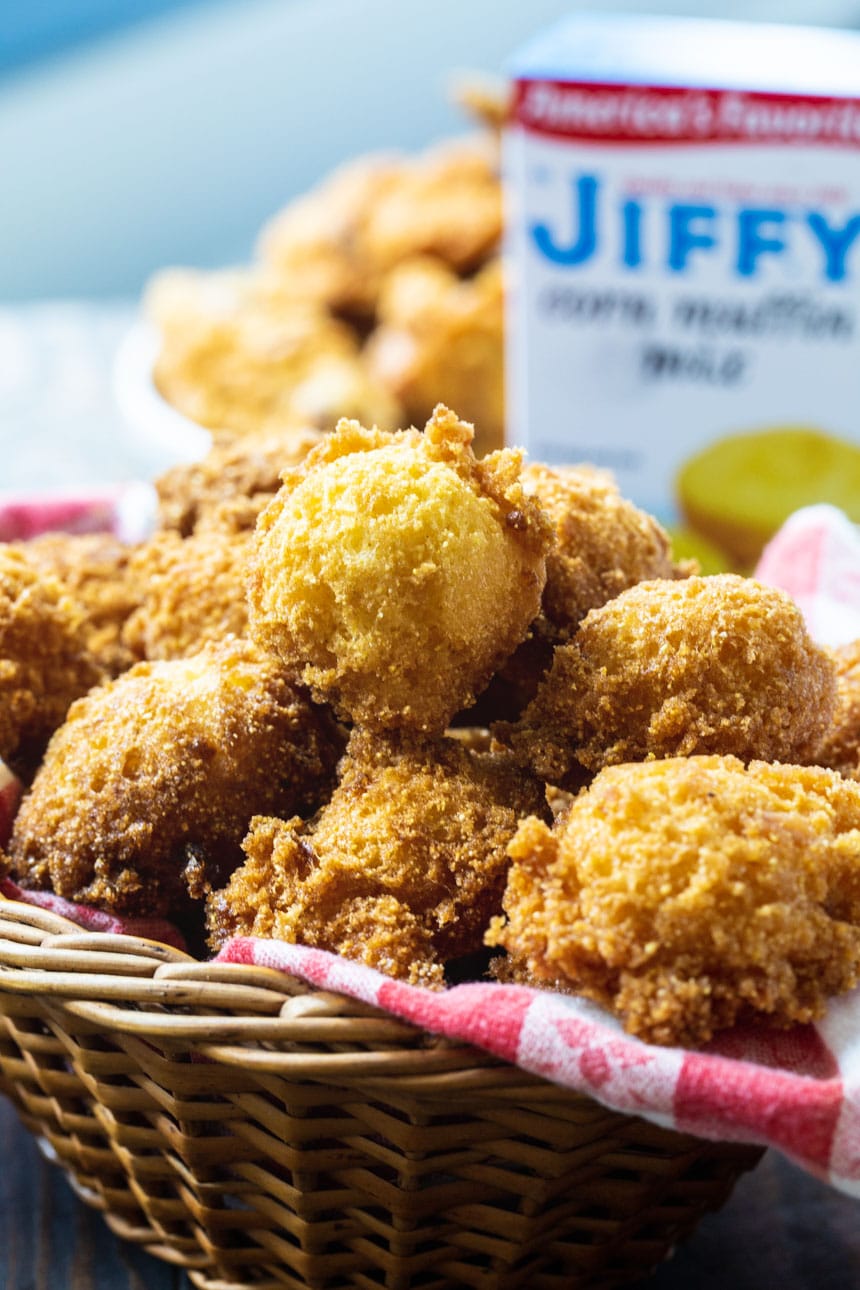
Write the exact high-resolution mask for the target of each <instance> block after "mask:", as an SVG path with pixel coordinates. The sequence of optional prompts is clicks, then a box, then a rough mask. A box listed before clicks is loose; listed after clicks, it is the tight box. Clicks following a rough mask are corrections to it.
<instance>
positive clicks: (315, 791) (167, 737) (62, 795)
mask: <svg viewBox="0 0 860 1290" xmlns="http://www.w3.org/2000/svg"><path fill="white" fill-rule="evenodd" d="M339 748H340V744H339V742H338V738H337V736H336V734H335V732H334V729H333V727H332V725H331V724H330V723H329V721H328V719H327V718H326V717H325V715H324V714H322V713H319V712H317V711H316V710H314V709H313V708H312V707H311V705H310V704H309V703H308V702H307V701H306V699H304V698H303V697H302V696H301V694H299V693H298V692H297V691H296V690H295V689H294V688H293V687H292V686H291V685H290V684H289V682H288V681H287V680H285V678H284V677H283V675H282V673H281V671H280V669H279V668H278V667H277V666H275V665H274V663H273V661H272V660H271V659H266V658H264V657H261V656H260V655H259V654H258V652H257V651H256V650H255V649H254V648H253V647H252V646H251V645H250V644H249V643H248V642H244V641H238V640H229V639H228V640H226V641H222V642H220V643H218V644H216V645H212V646H210V647H208V648H206V649H204V650H202V651H201V652H200V653H199V654H197V655H195V656H194V657H193V658H188V659H177V660H171V661H168V662H159V663H139V664H137V665H136V666H135V667H133V668H132V669H131V670H130V671H128V672H125V673H124V674H123V675H122V676H121V677H119V678H118V679H117V680H115V681H112V682H110V684H108V685H105V686H103V687H100V688H97V689H95V690H93V691H92V692H91V693H90V694H89V695H87V697H86V698H84V699H81V700H79V701H78V702H77V703H76V704H74V705H73V706H72V708H71V710H70V712H69V715H68V718H67V720H66V722H65V724H64V725H63V726H61V727H60V729H59V730H57V732H56V734H55V735H54V737H53V739H52V741H51V743H50V745H49V748H48V751H47V753H46V755H45V760H44V762H43V764H42V766H41V768H40V770H39V772H38V774H37V775H36V778H35V780H34V782H33V786H32V788H31V790H30V792H29V793H28V794H27V795H26V796H25V797H24V800H23V802H22V804H21V808H20V810H19V812H18V815H17V818H16V820H15V824H14V828H13V832H12V838H11V841H10V844H9V854H10V856H11V858H12V861H13V863H14V866H15V873H16V875H17V877H18V878H19V879H20V881H21V882H22V884H23V885H24V886H29V887H37V888H41V889H44V888H50V889H52V890H53V891H55V892H57V894H59V895H61V896H65V897H67V898H68V899H70V900H76V901H83V902H85V903H89V904H94V905H100V906H102V907H103V908H106V909H110V910H115V911H116V912H117V913H124V914H147V915H153V916H155V915H160V914H169V913H174V914H175V913H176V912H177V910H179V909H181V908H182V907H183V905H184V904H185V903H186V900H187V896H186V890H185V888H186V882H187V879H188V878H189V877H192V878H193V880H194V883H195V886H196V887H197V889H198V894H199V893H200V891H201V888H202V886H203V885H205V883H206V882H208V881H210V880H211V881H212V882H213V883H215V884H216V885H217V883H220V882H223V881H224V879H225V878H226V876H227V875H228V874H229V873H230V872H231V870H232V869H233V868H234V867H235V865H236V864H237V863H239V862H240V861H241V858H242V852H241V845H240V844H241V841H242V837H243V836H244V834H245V831H246V829H247V827H248V822H249V820H250V818H251V816H252V815H254V814H255V813H259V812H267V811H271V812H276V811H281V812H284V813H286V814H291V813H292V812H293V811H296V810H304V809H308V808H310V809H312V808H314V807H316V806H317V805H318V804H319V801H320V800H321V798H322V796H323V793H324V791H325V789H326V787H327V779H328V775H329V772H330V771H331V770H332V769H333V766H334V763H335V761H336V758H337V755H338V751H339ZM186 869H188V873H187V874H186V872H185V871H186Z"/></svg>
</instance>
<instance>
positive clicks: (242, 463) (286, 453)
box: [155, 426, 322, 537]
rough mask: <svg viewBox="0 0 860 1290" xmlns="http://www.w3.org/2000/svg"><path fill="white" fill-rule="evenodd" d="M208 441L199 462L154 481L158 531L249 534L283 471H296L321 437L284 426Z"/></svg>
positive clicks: (308, 430)
mask: <svg viewBox="0 0 860 1290" xmlns="http://www.w3.org/2000/svg"><path fill="white" fill-rule="evenodd" d="M212 438H213V444H212V448H211V450H210V451H209V452H208V453H207V454H206V456H205V457H203V458H202V459H201V460H200V461H194V462H191V463H188V464H182V465H179V466H174V467H173V468H172V469H171V470H168V471H166V472H165V474H163V475H162V476H161V477H160V478H159V479H157V480H156V482H155V487H156V491H157V493H158V526H159V528H160V529H170V530H173V531H175V532H176V533H178V534H179V536H180V537H189V536H190V535H191V534H192V533H195V532H196V531H197V530H198V529H209V528H217V529H222V530H225V531H226V532H231V533H237V532H243V531H244V530H247V529H253V527H254V525H255V524H256V523H257V516H258V515H259V514H260V511H261V510H262V509H263V508H264V507H265V506H266V505H267V504H268V503H269V502H270V501H271V500H272V498H273V497H274V495H275V493H276V492H277V491H278V489H279V488H280V486H281V472H282V471H284V470H286V468H287V467H288V466H297V465H298V464H299V462H300V461H302V460H303V459H304V458H305V457H306V456H307V454H308V453H309V452H310V450H311V448H313V447H314V446H315V445H316V444H318V443H319V442H320V439H321V438H322V435H321V433H320V432H319V431H318V430H313V429H311V428H310V427H305V426H299V427H293V426H282V427H279V428H276V429H274V430H267V431H258V432H257V433H252V434H246V435H241V436H239V437H238V438H237V437H236V436H235V435H231V434H225V433H224V432H223V431H222V432H220V433H218V432H216V433H214V434H213V436H212Z"/></svg>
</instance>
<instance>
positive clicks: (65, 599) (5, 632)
mask: <svg viewBox="0 0 860 1290" xmlns="http://www.w3.org/2000/svg"><path fill="white" fill-rule="evenodd" d="M83 620H84V615H83V612H82V610H81V608H80V607H79V605H78V604H77V603H76V602H75V600H74V599H73V598H72V596H70V595H68V594H67V593H66V592H65V591H64V590H63V588H62V586H61V585H60V583H59V582H58V581H57V579H56V578H55V577H53V576H52V575H51V574H49V573H42V572H40V571H37V570H36V569H35V568H34V567H33V564H32V563H31V561H30V560H29V559H28V558H26V557H25V556H24V555H23V554H22V553H21V551H20V550H16V549H15V548H14V547H12V546H7V545H0V760H2V761H5V762H7V763H8V764H9V765H10V766H11V767H12V768H13V769H14V770H16V771H17V772H19V773H20V774H22V775H24V776H27V777H28V776H29V775H30V774H31V773H32V771H33V770H34V769H35V767H36V765H37V764H38V762H39V759H40V757H41V755H42V753H43V752H44V749H45V745H46V744H47V742H48V739H49V738H50V736H51V734H52V733H53V731H54V730H55V729H56V728H57V726H59V725H60V723H61V722H62V720H63V718H64V717H65V715H66V712H67V711H68V708H69V705H70V704H71V703H72V702H73V700H75V699H77V698H79V697H80V696H81V695H82V694H85V693H86V692H87V690H89V688H90V687H91V686H93V685H96V684H97V683H98V682H99V681H101V680H102V679H103V675H104V674H103V672H102V669H101V668H100V666H99V665H98V663H97V661H96V659H95V658H94V657H93V656H92V655H91V654H90V652H89V650H88V649H87V641H86V636H85V632H84V626H83Z"/></svg>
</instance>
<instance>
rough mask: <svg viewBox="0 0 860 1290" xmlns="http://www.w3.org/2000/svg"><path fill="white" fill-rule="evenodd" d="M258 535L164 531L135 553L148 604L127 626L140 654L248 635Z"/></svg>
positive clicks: (134, 568) (171, 652) (133, 649)
mask: <svg viewBox="0 0 860 1290" xmlns="http://www.w3.org/2000/svg"><path fill="white" fill-rule="evenodd" d="M252 545H253V535H252V534H250V533H247V532H241V533H235V534H231V533H225V532H221V531H219V530H217V529H213V530H211V531H202V532H200V533H195V534H194V535H193V536H192V537H189V538H180V537H179V536H177V534H175V533H169V532H168V533H158V534H156V536H155V537H154V538H152V539H150V541H149V542H146V543H144V544H143V545H142V546H140V547H139V548H138V549H137V550H136V551H135V553H134V555H133V556H132V558H131V572H132V574H133V575H134V577H135V578H136V579H137V580H138V582H139V584H140V587H141V595H142V603H141V605H140V607H139V608H138V609H136V610H135V612H134V613H133V614H132V615H131V616H130V618H129V619H128V621H127V622H126V623H125V625H124V627H123V630H122V643H123V645H125V647H126V648H127V649H128V651H129V653H130V654H131V655H132V656H133V658H134V659H136V660H140V659H150V660H152V659H169V658H186V657H187V656H188V655H190V654H196V653H197V652H198V650H200V649H202V648H203V646H204V645H205V644H206V643H207V642H208V641H218V640H223V639H224V638H225V637H227V636H246V635H247V627H248V611H247V608H246V605H245V587H246V577H247V566H248V560H249V558H250V554H251V549H252Z"/></svg>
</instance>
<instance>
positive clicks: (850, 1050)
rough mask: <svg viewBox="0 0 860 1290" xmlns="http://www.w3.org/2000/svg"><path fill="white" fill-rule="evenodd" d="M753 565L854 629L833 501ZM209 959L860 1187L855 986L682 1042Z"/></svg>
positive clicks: (858, 561)
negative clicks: (298, 982)
mask: <svg viewBox="0 0 860 1290" xmlns="http://www.w3.org/2000/svg"><path fill="white" fill-rule="evenodd" d="M757 572H758V575H759V576H760V578H761V579H762V581H767V582H769V583H772V584H773V585H776V586H781V587H783V588H784V589H785V590H786V591H788V592H790V593H791V594H792V595H794V596H795V598H796V599H797V600H798V602H799V604H800V605H801V608H802V609H803V611H804V613H805V614H806V616H807V619H808V621H809V623H810V626H811V629H812V631H813V634H814V635H816V636H817V637H818V639H820V640H822V641H825V642H827V643H829V644H837V643H839V642H840V641H847V640H850V639H854V638H857V637H860V534H858V531H857V530H855V529H854V527H853V526H852V525H851V524H849V523H848V521H847V520H846V519H845V517H844V516H842V515H841V514H840V513H839V512H838V511H835V510H834V509H833V508H832V507H828V506H816V507H810V508H808V509H806V510H804V511H801V512H798V514H796V515H795V516H793V517H792V519H791V520H789V522H788V523H787V524H786V525H785V527H784V528H783V529H782V531H781V532H780V533H779V534H778V535H777V537H776V538H774V540H773V541H772V543H771V544H770V546H769V547H768V549H767V550H766V552H765V553H764V556H763V558H762V561H761V564H760V566H759V569H758V571H757ZM16 796H17V786H16V784H15V783H14V782H13V781H12V779H11V777H10V776H9V775H8V772H7V775H6V786H5V788H4V787H3V786H2V781H0V830H2V822H3V820H4V818H5V819H6V821H7V826H8V822H9V821H10V820H11V816H12V812H13V810H14V804H15V800H16ZM4 802H5V803H6V806H5V815H4ZM0 839H2V832H0ZM0 893H2V894H6V895H9V896H11V897H13V898H17V897H20V898H22V899H24V900H30V901H35V902H36V903H38V904H40V905H43V906H48V907H50V908H52V909H54V910H56V912H58V913H62V914H65V915H66V916H67V917H71V918H73V919H74V920H75V921H77V922H80V923H82V924H83V925H84V926H88V927H94V926H107V925H108V924H109V926H110V930H129V931H134V932H136V933H137V934H139V935H140V934H143V935H147V934H148V935H153V928H152V925H151V924H150V925H149V927H148V930H147V931H144V930H143V929H142V928H141V926H140V924H139V923H137V924H135V925H130V924H128V923H126V924H123V923H121V922H120V921H119V920H113V919H110V918H109V916H107V915H105V914H99V913H97V912H96V911H94V910H91V909H83V908H81V907H79V906H78V907H75V906H70V905H69V904H68V903H67V902H65V901H61V900H59V899H58V898H57V897H53V896H49V895H45V894H44V893H40V894H38V895H36V894H35V893H27V892H20V890H19V889H17V888H15V887H14V884H11V885H10V884H9V882H8V880H7V882H6V883H5V884H2V885H0ZM98 920H101V921H98ZM105 920H106V921H105ZM218 957H219V960H220V961H222V962H234V963H251V964H256V965H259V966H265V967H271V968H277V969H279V970H282V971H285V972H290V973H292V974H294V975H296V976H299V977H302V978H303V979H305V980H306V981H308V982H310V983H311V984H313V985H315V986H318V987H322V988H324V989H326V990H333V991H337V992H340V993H343V994H346V995H350V996H352V997H354V998H358V999H362V1000H365V1001H366V1002H368V1003H372V1004H376V1005H377V1006H379V1007H381V1008H384V1009H386V1010H387V1011H388V1012H390V1013H392V1014H393V1015H395V1016H397V1017H402V1018H404V1019H406V1020H408V1021H411V1022H414V1023H415V1024H416V1025H418V1026H421V1027H423V1028H425V1029H427V1030H430V1031H433V1032H434V1033H437V1034H442V1035H447V1036H449V1037H450V1038H452V1039H457V1040H461V1041H466V1042H468V1043H472V1044H476V1045H478V1046H479V1047H481V1048H484V1049H487V1050H488V1051H489V1052H491V1053H494V1054H496V1055H497V1056H499V1057H502V1058H504V1059H505V1060H506V1061H510V1062H513V1063H515V1064H516V1065H518V1066H520V1067H522V1068H523V1069H524V1070H528V1071H532V1072H534V1073H535V1074H538V1075H542V1076H545V1077H546V1078H547V1079H549V1080H552V1081H554V1082H556V1083H558V1084H562V1085H565V1086H567V1087H570V1088H573V1089H577V1090H579V1091H581V1092H583V1093H587V1094H589V1095H591V1096H592V1097H594V1098H596V1099H597V1100H598V1101H600V1102H602V1103H604V1104H605V1105H607V1106H610V1107H613V1108H615V1109H616V1110H619V1111H625V1112H632V1113H635V1114H637V1115H641V1116H644V1117H645V1118H646V1119H648V1120H652V1121H654V1122H655V1123H657V1124H662V1125H664V1126H667V1127H672V1128H676V1129H680V1130H682V1131H684V1132H688V1133H692V1134H696V1135H698V1136H700V1137H703V1138H713V1139H717V1140H725V1141H729V1140H730V1141H737V1142H753V1143H761V1144H765V1145H768V1146H773V1147H776V1148H777V1149H778V1150H780V1151H782V1152H784V1154H785V1155H787V1156H789V1157H790V1158H791V1159H792V1160H794V1161H796V1162H797V1163H798V1164H800V1165H801V1166H802V1167H803V1168H805V1169H807V1170H808V1171H809V1172H810V1173H812V1174H814V1175H816V1176H817V1177H819V1178H822V1179H825V1180H827V1181H829V1182H830V1183H832V1184H833V1185H834V1186H836V1187H838V1188H840V1189H841V1190H842V1191H845V1192H848V1193H849V1194H851V1195H854V1196H860V989H858V990H855V991H854V992H852V993H851V994H847V995H844V996H842V997H841V998H838V999H834V1000H833V1001H832V1002H831V1004H830V1007H829V1009H828V1012H827V1016H826V1017H825V1018H824V1020H823V1021H822V1022H820V1023H819V1024H818V1025H814V1026H811V1025H810V1026H796V1027H794V1028H793V1029H791V1030H786V1031H775V1030H769V1029H766V1028H764V1027H761V1028H759V1027H755V1028H743V1029H742V1028H735V1029H733V1030H730V1031H726V1032H724V1033H723V1034H722V1035H721V1036H720V1037H719V1038H718V1039H717V1040H715V1041H714V1042H712V1043H711V1044H709V1045H708V1047H707V1048H706V1049H704V1050H702V1051H698V1052H688V1051H685V1050H683V1049H679V1048H659V1047H656V1046H653V1045H649V1044H645V1043H642V1042H641V1041H640V1040H638V1039H634V1038H632V1037H631V1036H629V1035H627V1034H625V1033H624V1031H623V1030H622V1028H621V1026H620V1025H619V1023H618V1022H617V1021H616V1020H615V1019H614V1018H613V1017H611V1016H610V1015H609V1014H607V1013H606V1012H604V1011H603V1010H602V1009H600V1008H598V1007H596V1006H595V1005H594V1004H591V1003H589V1002H587V1001H585V1000H581V999H574V998H570V997H568V996H566V995H558V994H553V993H550V992H548V991H540V990H532V989H528V988H526V987H523V986H517V985H499V984H484V983H479V984H472V985H460V986H455V987H453V988H452V989H450V990H447V991H445V992H442V993H436V992H433V991H429V990H423V989H419V988H417V987H415V986H409V985H405V984H403V983H402V982H400V981H394V980H392V979H391V978H389V977H385V976H382V975H380V974H379V973H378V972H375V971H373V970H372V969H370V968H366V967H363V966H361V965H359V964H356V963H352V962H350V961H348V960H346V959H343V958H340V957H338V956H337V955H333V954H327V953H325V952H324V951H321V950H313V949H307V948H305V947H302V946H297V945H286V944H283V943H280V942H274V941H261V940H254V939H249V938H237V939H234V940H232V941H230V942H228V944H227V945H226V946H225V947H224V949H223V950H222V951H221V953H220V955H219V956H218Z"/></svg>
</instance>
